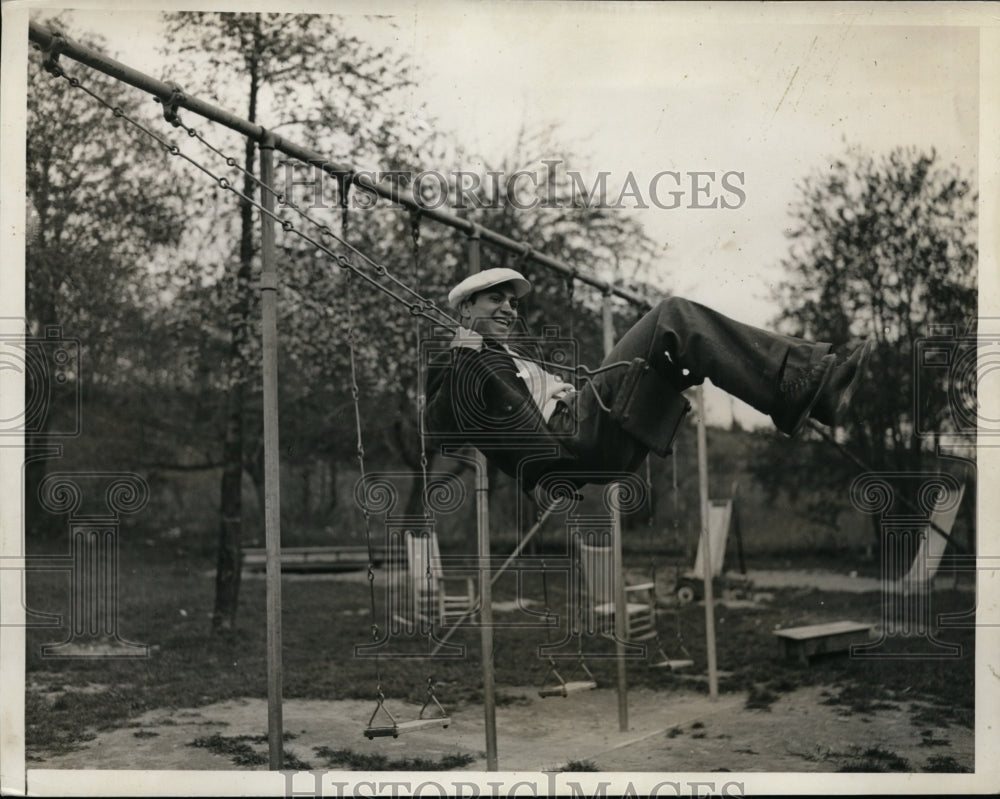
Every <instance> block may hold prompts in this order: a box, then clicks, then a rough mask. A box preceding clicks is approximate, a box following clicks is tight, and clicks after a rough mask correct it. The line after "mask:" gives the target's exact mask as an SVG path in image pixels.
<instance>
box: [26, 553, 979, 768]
mask: <svg viewBox="0 0 1000 799" xmlns="http://www.w3.org/2000/svg"><path fill="white" fill-rule="evenodd" d="M820 577H822V579H823V580H824V586H823V587H825V588H827V589H828V590H840V591H843V590H857V591H871V590H878V582H877V581H876V580H871V579H865V578H859V577H857V576H851V575H841V574H832V573H826V574H825V575H821V574H818V573H815V572H785V571H783V572H755V573H754V574H753V575H752V578H753V580H754V585H755V586H756V587H758V588H762V589H767V588H778V587H783V586H789V585H796V584H805V585H810V586H815V585H816V584H817V583H816V581H817V579H819V578H820ZM35 676H36V677H37V675H35ZM694 679H696V678H692V681H693V680H694ZM702 679H703V678H702ZM91 688H92V689H93V690H101V686H91ZM827 690H829V689H824V688H822V687H816V686H814V687H807V688H802V689H799V690H796V691H794V692H789V693H786V694H784V695H782V696H780V697H779V698H778V699H776V701H774V702H773V703H772V704H771V705H770V706H769V708H767V709H751V708H747V707H746V706H745V705H746V699H747V697H746V695H745V694H724V695H722V696H720V697H718V698H717V699H715V700H712V699H710V698H709V697H708V696H707V695H706V694H705V693H703V692H700V691H697V690H695V688H694V687H692V689H691V690H689V691H670V692H662V693H657V692H655V691H652V690H649V689H644V690H638V689H636V690H632V691H630V692H629V702H628V707H629V711H628V712H629V725H628V730H627V731H626V732H621V731H619V724H618V702H617V694H616V692H615V690H614V689H613V688H611V687H602V688H599V689H597V690H593V691H586V692H582V693H577V694H573V695H571V696H569V697H566V698H547V699H542V698H540V697H539V696H538V693H537V687H533V686H522V687H511V686H502V687H501V688H500V689H498V705H499V706H498V708H497V736H498V746H497V749H498V759H499V766H500V769H501V770H503V771H552V770H561V769H565V768H566V767H567V766H568V767H570V768H571V769H580V768H581V766H582V767H584V770H595V771H602V772H608V771H615V772H666V771H670V772H677V771H685V772H710V771H722V770H728V771H741V772H834V771H838V770H844V769H847V770H855V771H871V770H882V769H877V768H872V767H871V766H872V764H873V760H872V757H871V756H870V755H869V756H868V758H867V760H866V759H865V758H864V757H862V755H863V753H864V752H865V750H868V751H869V753H870V752H872V751H874V752H875V765H876V766H877V765H879V763H878V759H879V758H880V757H883V758H886V757H887V758H888V759H887V760H885V762H884V763H882V765H887V766H891V768H888V769H884V770H897V771H913V772H920V771H925V770H942V768H941V763H942V762H945V763H948V764H949V765H950V770H953V771H954V770H958V769H961V770H966V769H967V770H973V769H974V767H975V762H974V760H975V739H974V733H973V730H971V729H967V728H963V727H955V726H952V727H947V728H944V729H934V730H930V729H927V726H926V724H923V725H921V724H919V723H917V722H915V721H914V720H913V717H914V713H913V711H914V710H915V709H919V708H918V705H919V703H916V702H908V703H907V702H900V703H896V706H895V707H893V708H891V709H879V710H877V711H875V712H870V713H860V712H856V711H855V712H852V711H851V710H850V709H849V708H848V707H847V706H845V705H830V704H824V702H823V700H824V699H825V698H826V696H825V695H824V692H825V691H827ZM388 706H389V707H390V710H391V711H392V712H393V713H394V714H395V715H396V716H397V718H399V719H400V720H405V719H407V718H415V717H416V715H417V712H418V710H419V708H418V707H417V706H412V707H407V706H403V705H400V704H398V703H393V702H391V701H390V702H388ZM373 709H374V705H373V703H372V702H369V701H360V700H350V701H340V702H331V701H309V700H299V699H286V700H285V702H284V705H283V715H284V729H285V732H286V735H289V736H290V738H289V740H288V741H287V742H286V745H285V749H286V752H289V753H291V754H294V755H295V756H296V757H297V758H298V759H299V760H301V761H303V762H304V763H307V764H309V765H310V767H312V768H317V769H322V768H325V767H326V764H325V763H324V761H323V758H322V757H321V756H320V755H319V754H318V753H317V751H316V750H317V749H318V748H321V747H328V748H330V749H349V750H352V751H353V752H356V753H358V754H381V755H385V756H386V757H388V758H389V759H390V760H401V759H406V758H426V759H430V760H439V759H440V758H442V757H445V756H448V755H456V754H467V755H469V756H470V757H472V758H473V760H472V762H470V763H469V764H468V765H467V766H465V767H463V768H462V770H463V771H469V772H477V771H484V770H485V769H486V760H485V757H486V755H485V745H486V744H485V722H484V717H483V708H482V707H481V706H467V707H460V708H453V709H451V713H452V715H451V723H450V725H449V726H448V728H446V729H445V728H440V727H435V728H432V729H425V730H421V731H417V732H413V733H409V734H406V735H403V736H400V737H399V738H398V739H392V738H380V739H376V740H374V741H369V740H367V739H366V738H364V737H363V735H362V731H363V729H364V728H365V726H366V723H367V721H368V719H369V716H370V715H371V714H372V711H373ZM266 730H267V705H266V702H264V701H263V700H260V699H242V700H233V701H227V702H220V703H216V704H213V705H208V706H204V707H198V708H186V709H185V708H179V709H172V710H168V709H159V710H155V711H151V712H148V713H146V714H145V715H143V716H141V717H139V718H137V719H135V720H133V721H132V722H131V723H130V724H129V725H128V726H126V727H123V728H120V729H117V730H113V731H106V732H100V733H96V734H95V735H94V737H93V738H92V739H91V740H88V741H85V742H82V743H81V744H80V745H79V748H77V749H75V750H74V751H72V752H68V753H64V754H47V753H43V752H36V753H33V757H32V759H31V762H30V763H29V767H31V768H44V769H166V770H172V769H183V770H231V769H260V770H263V769H265V768H266V766H264V765H260V766H247V765H239V764H237V763H235V762H234V760H233V759H232V758H231V756H229V755H226V754H216V753H213V752H212V751H210V750H209V749H208V748H204V747H196V746H193V745H192V744H193V742H194V741H195V740H196V739H199V738H206V737H209V736H212V735H215V734H218V735H221V736H223V737H225V738H234V737H236V736H263V735H264V734H265V733H266ZM253 747H254V748H255V749H256V750H257V751H259V752H261V753H265V752H266V751H267V746H266V743H263V742H257V743H253ZM880 753H881V754H880ZM904 761H905V763H904ZM946 770H947V769H946Z"/></svg>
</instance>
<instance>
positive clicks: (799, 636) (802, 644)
mask: <svg viewBox="0 0 1000 799" xmlns="http://www.w3.org/2000/svg"><path fill="white" fill-rule="evenodd" d="M871 633H872V625H870V624H861V623H859V622H856V621H833V622H829V623H828V624H811V625H808V626H806V627H790V628H789V629H787V630H775V631H774V634H775V635H776V636H777V637H778V640H779V641H780V642H781V645H782V652H783V654H784V656H785V657H786V658H798V660H799V661H800V662H802V663H805V664H807V665H808V663H809V658H810V657H812V656H813V655H825V654H828V653H830V652H843V651H849V650H850V648H851V647H852V646H853V645H854V644H866V643H868V641H869V640H870V639H871Z"/></svg>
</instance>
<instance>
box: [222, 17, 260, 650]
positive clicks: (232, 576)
mask: <svg viewBox="0 0 1000 799" xmlns="http://www.w3.org/2000/svg"><path fill="white" fill-rule="evenodd" d="M259 25H260V18H259V16H258V18H257V28H256V29H255V36H254V54H256V53H257V52H258V43H259V34H260V28H259ZM258 71H259V70H258V63H257V60H256V57H255V55H254V57H252V58H251V62H250V111H249V115H248V118H249V121H250V122H255V121H256V117H257V92H258V87H259V76H258ZM256 152H257V147H256V144H255V143H254V141H253V140H252V139H247V141H246V149H245V156H246V157H245V159H244V166H243V168H244V169H245V170H246V171H247V173H248V174H247V176H246V177H245V178H244V181H243V194H244V195H245V196H247V197H253V196H254V194H255V191H254V189H255V184H254V182H253V180H252V179H251V177H250V175H253V174H255V172H256V170H255V169H254V156H255V155H256ZM252 270H253V206H252V205H250V203H249V202H247V201H246V200H241V201H240V259H239V265H238V267H237V272H236V284H235V286H234V287H233V292H234V295H233V303H232V305H231V306H230V312H229V319H230V324H231V328H230V335H231V343H230V350H229V372H230V375H229V377H230V381H229V391H228V394H227V397H226V437H225V441H224V443H223V448H222V460H223V467H222V486H221V510H222V519H221V523H220V525H219V553H218V559H217V561H216V573H215V610H214V612H213V614H212V628H213V630H216V631H226V630H231V629H233V628H234V627H235V626H236V611H237V608H238V606H239V596H240V567H241V560H242V554H243V553H242V549H243V496H242V477H243V425H244V418H243V417H244V400H245V391H246V386H247V373H248V371H249V370H248V365H247V362H246V358H247V344H248V342H249V333H250V325H249V322H250V279H251V274H252Z"/></svg>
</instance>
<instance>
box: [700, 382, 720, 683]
mask: <svg viewBox="0 0 1000 799" xmlns="http://www.w3.org/2000/svg"><path fill="white" fill-rule="evenodd" d="M697 393H698V494H699V500H700V504H701V562H702V580H703V581H704V585H705V637H706V639H707V641H708V695H709V697H710V698H712V699H718V697H719V674H718V671H717V669H716V663H715V596H714V594H713V591H712V545H711V542H710V541H709V537H708V441H707V437H706V434H705V388H704V386H698V389H697Z"/></svg>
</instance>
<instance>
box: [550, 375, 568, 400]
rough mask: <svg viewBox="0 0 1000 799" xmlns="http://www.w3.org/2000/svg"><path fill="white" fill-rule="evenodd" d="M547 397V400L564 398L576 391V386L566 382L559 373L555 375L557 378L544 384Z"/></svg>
mask: <svg viewBox="0 0 1000 799" xmlns="http://www.w3.org/2000/svg"><path fill="white" fill-rule="evenodd" d="M544 391H545V399H546V401H548V400H550V399H562V398H563V397H565V396H567V395H569V394H572V393H573V392H574V391H576V389H575V388H573V386H572V385H571V384H569V383H564V382H563V381H562V378H560V377H559V375H555V380H548V381H546V383H545V386H544Z"/></svg>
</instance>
